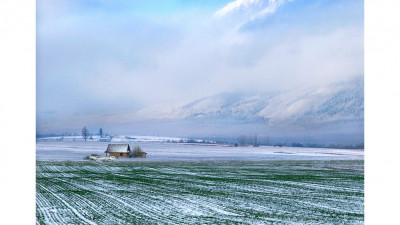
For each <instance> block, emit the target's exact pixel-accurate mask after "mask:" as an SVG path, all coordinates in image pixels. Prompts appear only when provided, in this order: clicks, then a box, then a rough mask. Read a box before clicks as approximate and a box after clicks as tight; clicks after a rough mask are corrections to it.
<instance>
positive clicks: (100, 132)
mask: <svg viewBox="0 0 400 225" xmlns="http://www.w3.org/2000/svg"><path fill="white" fill-rule="evenodd" d="M99 134H100V137H101V138H102V137H103V128H100V130H99Z"/></svg>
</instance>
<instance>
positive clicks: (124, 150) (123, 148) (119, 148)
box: [105, 144, 131, 158]
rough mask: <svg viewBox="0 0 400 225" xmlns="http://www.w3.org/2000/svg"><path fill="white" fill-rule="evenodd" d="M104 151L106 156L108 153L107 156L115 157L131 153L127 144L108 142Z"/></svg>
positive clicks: (126, 155)
mask: <svg viewBox="0 0 400 225" xmlns="http://www.w3.org/2000/svg"><path fill="white" fill-rule="evenodd" d="M105 153H106V156H107V153H108V154H109V156H114V157H116V158H120V157H124V158H126V157H129V155H130V154H131V148H130V147H129V144H108V147H107V150H106V151H105Z"/></svg>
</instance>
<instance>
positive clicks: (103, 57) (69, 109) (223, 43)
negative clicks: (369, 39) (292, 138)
mask: <svg viewBox="0 0 400 225" xmlns="http://www.w3.org/2000/svg"><path fill="white" fill-rule="evenodd" d="M327 1H328V0H326V2H327ZM132 2H133V3H132V4H134V3H135V4H139V3H140V4H145V5H146V7H145V8H146V9H149V10H150V9H153V5H152V3H146V1H137V2H135V1H132ZM286 2H288V1H284V0H276V1H272V0H270V1H262V0H237V1H234V2H231V3H229V4H228V5H226V6H225V7H223V8H221V9H220V10H217V9H218V8H219V7H221V6H215V7H214V8H212V10H209V11H204V12H192V11H190V13H189V12H188V11H187V10H186V9H183V10H181V11H179V10H178V11H176V12H175V11H174V12H168V13H165V12H164V13H159V11H154V12H153V11H147V12H146V13H145V14H142V13H143V12H142V11H143V10H139V9H138V8H137V7H136V6H135V5H133V6H129V5H126V7H121V6H120V5H118V4H116V3H113V2H108V1H107V5H105V6H104V7H103V6H101V5H100V6H98V5H96V7H92V6H87V5H81V4H82V3H81V1H74V0H72V1H67V3H68V5H66V2H65V1H60V2H58V1H47V0H40V1H39V2H38V3H39V4H38V19H37V23H38V24H37V115H38V127H39V128H40V127H43V125H44V124H47V125H49V127H50V126H51V127H59V128H60V129H62V128H64V127H65V126H67V125H68V126H70V125H71V124H82V123H84V122H85V123H88V124H89V121H92V122H93V124H100V123H102V122H103V121H104V118H103V117H102V116H104V115H106V114H107V115H113V116H112V119H111V118H110V119H109V120H107V121H110V122H109V123H110V124H117V122H121V123H123V122H124V121H126V120H135V119H140V118H139V116H137V118H135V112H137V111H140V110H142V109H145V108H147V107H152V106H154V105H160V104H163V105H166V107H168V105H172V104H181V103H186V102H190V101H193V100H196V99H198V98H202V97H205V96H211V95H215V94H218V93H221V92H235V91H254V92H264V91H271V90H277V91H279V90H284V89H290V88H297V87H299V86H301V85H318V84H322V83H324V82H334V81H337V80H341V79H346V78H349V77H351V76H354V75H360V74H362V73H363V26H362V24H363V15H362V13H359V12H360V11H362V7H360V6H362V5H363V2H362V1H335V2H333V3H332V2H330V3H329V4H328V5H324V4H321V2H318V3H310V2H309V1H303V2H301V1H300V0H299V1H293V4H292V3H291V4H286V5H284V6H282V5H283V4H284V3H286ZM44 3H45V4H44ZM153 4H154V3H153ZM310 4H311V6H310ZM312 4H314V5H312ZM110 5H111V6H115V5H117V6H118V7H111V8H112V10H111V11H109V8H110ZM280 6H282V7H281V8H279V7H280ZM210 7H211V6H210ZM119 8H123V11H118V10H119ZM178 8H179V7H178ZM278 8H279V10H277V9H278ZM121 10H122V9H121ZM135 10H136V11H135ZM214 12H215V13H214ZM266 15H268V16H266ZM217 16H218V18H219V19H216V17H217ZM254 18H255V19H254ZM252 19H253V20H254V23H250V20H252ZM244 23H245V24H248V26H242V27H243V29H236V28H237V27H236V25H237V24H244ZM49 111H52V112H55V113H53V114H51V115H50V114H49V113H46V112H49ZM150 112H151V111H150ZM150 112H146V114H147V113H150ZM114 115H115V116H114ZM122 115H124V116H122ZM111 121H112V122H111ZM77 126H80V125H77ZM110 126H111V125H110Z"/></svg>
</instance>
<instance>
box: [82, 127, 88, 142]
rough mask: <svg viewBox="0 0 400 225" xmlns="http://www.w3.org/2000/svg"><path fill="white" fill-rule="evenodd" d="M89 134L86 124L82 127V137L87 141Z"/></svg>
mask: <svg viewBox="0 0 400 225" xmlns="http://www.w3.org/2000/svg"><path fill="white" fill-rule="evenodd" d="M88 136H89V130H88V129H87V128H86V126H84V127H83V128H82V138H83V139H85V141H86V139H87V138H88Z"/></svg>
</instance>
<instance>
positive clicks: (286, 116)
mask: <svg viewBox="0 0 400 225" xmlns="http://www.w3.org/2000/svg"><path fill="white" fill-rule="evenodd" d="M141 115H145V116H147V118H146V119H145V120H143V119H142V120H141V121H140V122H136V123H130V124H127V125H128V126H129V127H135V128H136V129H137V131H140V132H143V133H142V134H146V132H147V131H149V132H152V133H150V134H152V135H153V134H163V135H173V136H187V137H207V136H213V137H216V136H224V137H237V136H238V135H242V134H243V135H254V134H257V135H261V136H268V137H271V138H273V139H274V140H277V141H278V140H281V141H303V142H306V141H307V142H320V143H335V144H336V143H345V144H348V143H350V144H358V143H362V142H363V141H364V79H363V77H358V78H354V79H352V80H350V81H346V82H340V83H334V84H330V85H326V86H319V87H307V88H298V89H293V90H289V91H282V92H265V93H257V94H249V93H220V94H217V95H214V96H209V97H205V98H201V99H198V100H196V101H193V102H190V103H187V104H184V105H180V106H174V107H165V106H163V107H152V108H148V109H146V110H143V111H142V112H141Z"/></svg>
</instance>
